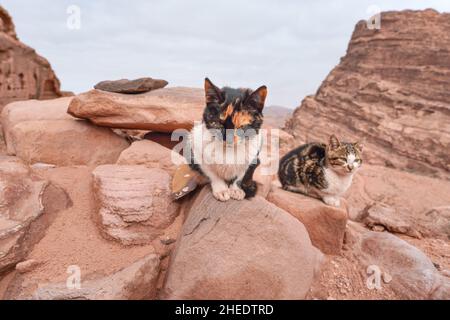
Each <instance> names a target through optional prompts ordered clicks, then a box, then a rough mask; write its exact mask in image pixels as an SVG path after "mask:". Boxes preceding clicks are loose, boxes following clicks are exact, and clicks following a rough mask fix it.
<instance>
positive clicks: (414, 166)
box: [286, 9, 450, 179]
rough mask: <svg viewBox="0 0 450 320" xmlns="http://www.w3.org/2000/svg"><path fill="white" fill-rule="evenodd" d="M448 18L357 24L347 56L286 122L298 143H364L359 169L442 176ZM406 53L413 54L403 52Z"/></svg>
mask: <svg viewBox="0 0 450 320" xmlns="http://www.w3.org/2000/svg"><path fill="white" fill-rule="evenodd" d="M449 28H450V14H449V13H442V14H441V13H439V12H437V11H435V10H430V9H429V10H423V11H411V10H405V11H400V12H394V11H390V12H383V13H381V28H380V29H368V28H367V22H366V21H360V22H359V23H358V24H357V25H356V27H355V30H354V32H353V35H352V38H351V40H350V43H349V46H348V49H347V54H346V55H345V57H343V58H342V59H341V61H340V63H339V65H338V66H336V67H335V68H334V69H333V70H332V71H331V72H330V74H329V75H328V76H327V78H326V79H325V80H324V82H323V83H322V85H321V86H320V88H319V89H318V91H317V93H316V94H315V95H314V96H309V97H306V98H305V99H304V100H303V102H302V104H301V106H300V107H299V108H298V109H297V110H296V111H295V112H294V115H293V117H292V118H291V119H290V120H289V121H288V123H287V124H286V129H287V131H288V132H289V133H291V134H293V135H294V136H295V139H296V141H297V143H298V144H300V143H304V142H312V141H327V139H328V137H329V135H330V134H332V133H334V134H336V135H337V136H339V137H341V138H342V139H343V140H347V141H357V140H361V139H365V140H366V141H365V147H364V153H365V156H364V157H365V159H366V160H365V163H371V164H376V165H382V166H388V167H394V168H397V169H401V170H404V171H413V172H417V173H421V174H425V175H429V176H435V177H442V178H446V179H448V178H450V153H449V152H448V150H449V149H450V91H449V90H445V89H444V88H448V87H450V63H449V61H450V49H449V47H450V38H449V37H448V36H447V35H448V30H449ZM411 52H414V54H411Z"/></svg>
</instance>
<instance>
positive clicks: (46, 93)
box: [0, 7, 61, 108]
mask: <svg viewBox="0 0 450 320" xmlns="http://www.w3.org/2000/svg"><path fill="white" fill-rule="evenodd" d="M59 87H60V83H59V80H58V78H57V77H56V75H55V73H54V72H53V70H52V68H51V66H50V64H49V63H48V61H47V60H46V59H45V58H43V57H41V56H40V55H38V54H37V53H36V52H35V51H34V49H32V48H30V47H28V46H26V45H25V44H23V43H22V42H20V41H19V39H18V38H17V35H16V32H15V28H14V23H13V21H12V19H11V16H10V15H9V14H8V12H7V11H6V10H5V9H4V8H2V7H0V108H2V107H3V106H5V105H6V104H7V103H9V102H11V101H17V100H27V99H52V98H57V97H60V96H61V92H60V88H59Z"/></svg>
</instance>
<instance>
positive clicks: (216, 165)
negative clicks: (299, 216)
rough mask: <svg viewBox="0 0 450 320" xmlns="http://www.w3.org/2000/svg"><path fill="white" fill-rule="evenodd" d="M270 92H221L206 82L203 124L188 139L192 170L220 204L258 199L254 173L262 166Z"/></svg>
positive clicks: (264, 90) (259, 90)
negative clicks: (265, 111) (262, 131)
mask: <svg viewBox="0 0 450 320" xmlns="http://www.w3.org/2000/svg"><path fill="white" fill-rule="evenodd" d="M266 96H267V88H266V87H265V86H262V87H260V88H258V89H257V90H255V91H252V90H250V89H233V88H229V87H224V88H222V89H219V88H218V87H216V86H215V85H214V84H213V83H212V82H211V81H210V80H209V79H208V78H206V79H205V97H206V107H205V110H204V114H203V121H202V122H201V123H198V124H196V125H195V126H194V128H193V129H192V131H191V132H190V135H189V139H188V149H189V150H190V157H189V158H188V162H189V164H190V166H191V168H192V169H194V170H196V171H198V172H200V173H201V174H203V175H204V176H206V177H207V178H208V179H209V181H210V182H211V188H212V192H213V195H214V197H215V198H216V199H217V200H219V201H228V200H229V199H235V200H243V199H244V198H251V197H253V196H255V194H256V191H257V187H256V183H255V181H253V173H254V171H255V169H256V168H257V167H258V165H259V152H260V150H261V142H262V139H261V135H260V128H261V125H262V123H263V113H262V111H263V108H264V103H265V100H266Z"/></svg>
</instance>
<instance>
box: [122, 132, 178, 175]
mask: <svg viewBox="0 0 450 320" xmlns="http://www.w3.org/2000/svg"><path fill="white" fill-rule="evenodd" d="M182 163H186V160H185V159H184V157H183V156H181V155H180V154H179V153H176V152H175V151H172V150H170V149H167V148H166V147H163V146H162V145H160V144H158V143H156V142H153V141H150V140H142V141H136V142H133V144H132V145H131V146H130V147H129V148H128V149H125V150H124V151H123V152H122V153H121V154H120V156H119V159H118V160H117V164H120V165H144V166H147V167H150V168H161V169H164V170H166V171H167V172H169V173H170V174H171V175H172V174H173V173H174V172H175V170H176V169H177V167H178V166H179V165H180V164H182Z"/></svg>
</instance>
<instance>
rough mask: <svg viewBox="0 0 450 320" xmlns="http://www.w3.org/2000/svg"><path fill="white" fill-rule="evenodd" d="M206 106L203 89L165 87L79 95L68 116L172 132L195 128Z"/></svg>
mask: <svg viewBox="0 0 450 320" xmlns="http://www.w3.org/2000/svg"><path fill="white" fill-rule="evenodd" d="M204 107H205V99H204V92H203V90H202V89H194V88H183V87H175V88H164V89H159V90H154V91H151V92H147V93H143V94H140V95H127V94H120V93H111V92H105V91H100V90H91V91H89V92H86V93H83V94H80V95H78V96H76V97H75V98H74V99H73V100H72V102H71V103H70V105H69V109H68V113H69V114H71V115H73V116H74V117H77V118H82V119H89V120H90V121H92V122H93V123H95V124H96V125H99V126H104V127H110V128H121V129H139V130H152V131H158V132H169V133H170V132H172V131H174V130H176V129H188V130H189V129H191V128H192V126H193V125H194V121H199V120H201V119H202V114H203V109H204Z"/></svg>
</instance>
